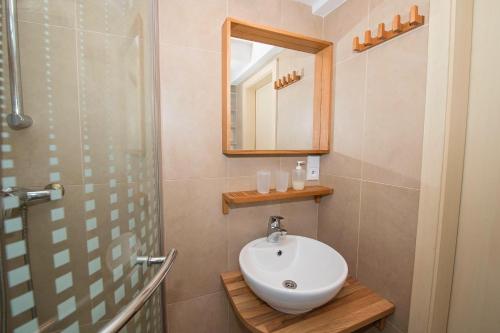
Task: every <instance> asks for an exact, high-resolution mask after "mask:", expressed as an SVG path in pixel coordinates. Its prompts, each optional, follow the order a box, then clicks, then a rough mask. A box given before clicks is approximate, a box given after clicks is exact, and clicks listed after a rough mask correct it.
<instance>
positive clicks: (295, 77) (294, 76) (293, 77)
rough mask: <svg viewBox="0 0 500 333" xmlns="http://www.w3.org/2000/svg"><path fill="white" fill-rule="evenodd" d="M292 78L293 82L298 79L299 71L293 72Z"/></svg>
mask: <svg viewBox="0 0 500 333" xmlns="http://www.w3.org/2000/svg"><path fill="white" fill-rule="evenodd" d="M292 79H293V82H295V81H297V71H293V72H292Z"/></svg>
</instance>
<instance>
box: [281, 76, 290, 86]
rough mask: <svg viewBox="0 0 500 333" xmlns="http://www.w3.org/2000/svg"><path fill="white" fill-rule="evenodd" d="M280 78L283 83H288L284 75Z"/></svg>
mask: <svg viewBox="0 0 500 333" xmlns="http://www.w3.org/2000/svg"><path fill="white" fill-rule="evenodd" d="M281 80H282V81H283V84H284V85H287V84H288V80H287V78H286V76H283V78H282V79H281Z"/></svg>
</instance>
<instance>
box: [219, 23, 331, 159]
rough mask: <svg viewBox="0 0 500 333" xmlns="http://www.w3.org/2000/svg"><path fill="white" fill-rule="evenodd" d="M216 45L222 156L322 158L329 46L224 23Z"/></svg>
mask: <svg viewBox="0 0 500 333" xmlns="http://www.w3.org/2000/svg"><path fill="white" fill-rule="evenodd" d="M222 44H223V45H222V47H223V52H222V57H223V59H222V60H223V66H222V67H223V82H222V85H223V87H222V91H223V93H222V94H223V103H222V104H223V110H222V112H223V133H222V134H223V135H222V136H223V151H224V153H225V154H228V155H258V154H259V155H262V154H284V155H286V154H303V153H316V154H318V153H319V154H321V153H327V152H328V151H329V141H330V140H329V135H330V113H331V110H330V109H331V78H332V62H333V59H332V49H333V46H332V43H330V42H327V41H322V40H318V39H314V38H311V37H306V36H302V35H297V34H293V33H289V32H286V31H282V30H277V29H273V28H270V27H264V26H259V25H254V24H251V23H248V22H242V21H239V20H235V19H232V18H228V19H227V20H226V22H225V23H224V26H223V43H222Z"/></svg>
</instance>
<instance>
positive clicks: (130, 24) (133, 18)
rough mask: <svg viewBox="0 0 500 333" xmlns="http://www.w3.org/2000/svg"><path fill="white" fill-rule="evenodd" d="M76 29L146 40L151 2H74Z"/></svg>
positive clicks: (100, 0)
mask: <svg viewBox="0 0 500 333" xmlns="http://www.w3.org/2000/svg"><path fill="white" fill-rule="evenodd" d="M76 2H77V4H76V18H77V28H79V29H83V30H88V31H98V32H102V33H111V34H116V35H122V36H129V37H134V36H139V37H143V38H148V37H149V36H145V35H144V33H146V32H147V31H150V29H151V28H150V26H149V24H150V22H151V19H150V17H151V15H152V14H151V13H152V5H151V4H152V2H150V1H118V0H112V1H102V0H76Z"/></svg>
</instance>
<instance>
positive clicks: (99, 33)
mask: <svg viewBox="0 0 500 333" xmlns="http://www.w3.org/2000/svg"><path fill="white" fill-rule="evenodd" d="M75 20H76V17H75ZM19 22H22V23H28V24H35V25H42V26H45V25H47V26H48V27H52V28H60V29H65V30H76V31H78V32H80V31H82V32H88V33H94V34H98V35H109V36H113V37H118V38H127V39H136V38H138V36H132V35H121V34H117V33H113V32H102V31H98V30H92V29H82V28H78V27H77V26H75V27H68V26H64V25H59V24H45V23H40V22H34V21H29V20H19ZM75 23H76V21H75Z"/></svg>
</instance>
